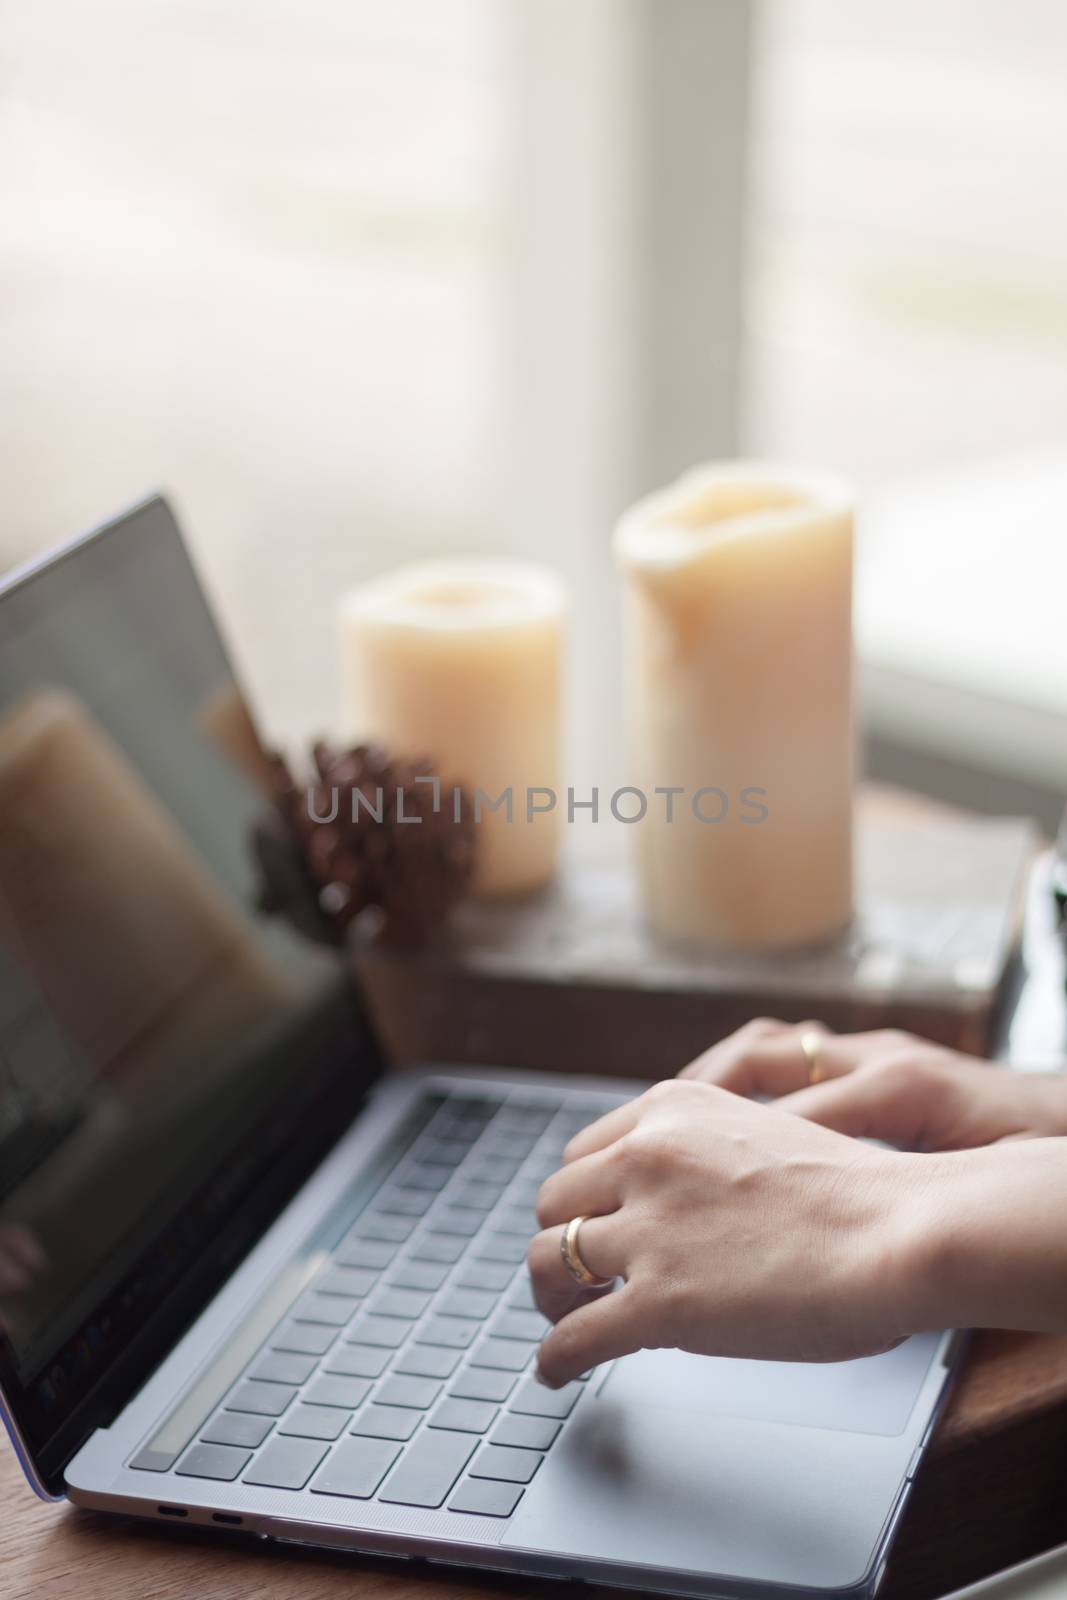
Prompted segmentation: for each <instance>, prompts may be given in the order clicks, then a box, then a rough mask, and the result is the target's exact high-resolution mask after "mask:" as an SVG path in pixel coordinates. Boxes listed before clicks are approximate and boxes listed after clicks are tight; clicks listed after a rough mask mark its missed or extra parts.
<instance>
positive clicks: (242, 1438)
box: [200, 1411, 274, 1450]
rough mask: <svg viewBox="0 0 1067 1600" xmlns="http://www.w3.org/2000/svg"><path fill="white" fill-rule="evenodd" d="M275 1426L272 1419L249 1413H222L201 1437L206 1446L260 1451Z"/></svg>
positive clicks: (212, 1420)
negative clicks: (226, 1445) (229, 1446)
mask: <svg viewBox="0 0 1067 1600" xmlns="http://www.w3.org/2000/svg"><path fill="white" fill-rule="evenodd" d="M273 1426H274V1423H273V1421H272V1420H271V1418H270V1417H256V1416H253V1415H252V1414H251V1413H250V1412H247V1411H220V1412H219V1413H218V1415H217V1416H214V1417H212V1419H211V1421H210V1422H209V1423H208V1425H207V1427H206V1428H205V1429H204V1431H203V1433H202V1434H201V1435H200V1437H201V1439H202V1440H203V1442H204V1443H205V1444H232V1445H239V1446H240V1447H241V1448H242V1449H244V1450H258V1448H259V1446H260V1445H261V1444H262V1443H263V1441H264V1439H265V1438H266V1437H267V1435H268V1433H269V1432H270V1430H271V1429H272V1428H273Z"/></svg>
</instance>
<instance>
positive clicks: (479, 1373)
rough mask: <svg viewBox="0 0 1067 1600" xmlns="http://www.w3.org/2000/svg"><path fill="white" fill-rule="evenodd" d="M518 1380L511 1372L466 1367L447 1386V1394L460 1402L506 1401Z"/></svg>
mask: <svg viewBox="0 0 1067 1600" xmlns="http://www.w3.org/2000/svg"><path fill="white" fill-rule="evenodd" d="M517 1382H518V1379H517V1378H516V1376H515V1374H514V1373H513V1372H491V1371H489V1370H488V1369H486V1368H483V1367H466V1368H464V1370H463V1371H462V1372H461V1373H460V1374H459V1377H458V1378H455V1379H454V1380H453V1382H452V1383H451V1384H450V1386H449V1390H448V1392H449V1394H450V1395H455V1396H457V1397H458V1398H459V1399H461V1400H495V1401H498V1402H499V1401H501V1400H506V1399H507V1397H508V1395H509V1394H510V1393H511V1391H512V1389H514V1387H515V1385H516V1383H517Z"/></svg>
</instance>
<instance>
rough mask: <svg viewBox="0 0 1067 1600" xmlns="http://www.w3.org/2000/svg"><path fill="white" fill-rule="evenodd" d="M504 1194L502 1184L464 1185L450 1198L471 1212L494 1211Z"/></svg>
mask: <svg viewBox="0 0 1067 1600" xmlns="http://www.w3.org/2000/svg"><path fill="white" fill-rule="evenodd" d="M503 1193H504V1185H503V1184H502V1183H473V1182H472V1183H462V1184H460V1185H459V1187H458V1188H457V1190H456V1192H455V1194H450V1196H449V1198H450V1199H451V1200H452V1201H453V1203H454V1204H455V1205H457V1206H464V1207H466V1208H467V1209H468V1210H470V1211H492V1209H493V1207H494V1206H495V1205H496V1203H497V1201H498V1200H499V1199H500V1196H501V1195H502V1194H503Z"/></svg>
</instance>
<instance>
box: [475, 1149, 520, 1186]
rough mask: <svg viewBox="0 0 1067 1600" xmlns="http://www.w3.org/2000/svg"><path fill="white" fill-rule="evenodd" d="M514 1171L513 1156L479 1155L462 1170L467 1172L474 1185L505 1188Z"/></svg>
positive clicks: (514, 1160) (514, 1162)
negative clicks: (491, 1185)
mask: <svg viewBox="0 0 1067 1600" xmlns="http://www.w3.org/2000/svg"><path fill="white" fill-rule="evenodd" d="M515 1169H516V1158H515V1157H514V1156H509V1155H495V1154H491V1153H487V1154H486V1155H482V1154H480V1153H479V1154H478V1155H477V1156H473V1157H472V1158H471V1164H470V1167H469V1168H467V1167H464V1169H463V1170H464V1173H467V1172H468V1171H469V1173H470V1176H471V1179H472V1180H473V1181H474V1182H476V1183H495V1184H499V1185H500V1186H501V1187H506V1186H507V1184H509V1183H510V1182H511V1180H512V1178H513V1177H514V1176H515Z"/></svg>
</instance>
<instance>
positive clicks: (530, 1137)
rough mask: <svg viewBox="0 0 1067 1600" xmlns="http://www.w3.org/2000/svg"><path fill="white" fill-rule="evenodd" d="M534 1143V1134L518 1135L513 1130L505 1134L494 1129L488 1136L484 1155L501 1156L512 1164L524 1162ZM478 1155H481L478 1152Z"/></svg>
mask: <svg viewBox="0 0 1067 1600" xmlns="http://www.w3.org/2000/svg"><path fill="white" fill-rule="evenodd" d="M536 1143H537V1136H536V1134H532V1133H518V1132H517V1131H515V1130H514V1129H509V1130H508V1131H507V1132H505V1131H503V1130H501V1131H500V1132H499V1133H498V1132H497V1131H496V1129H495V1128H494V1130H493V1132H492V1133H491V1134H490V1135H489V1140H488V1143H487V1144H486V1147H485V1153H486V1155H494V1156H503V1157H505V1158H506V1159H507V1160H508V1161H512V1162H518V1161H525V1160H526V1157H527V1156H528V1155H529V1154H530V1151H531V1150H532V1149H533V1147H534V1145H535V1144H536ZM478 1153H479V1155H481V1151H480V1150H479V1152H478Z"/></svg>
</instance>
